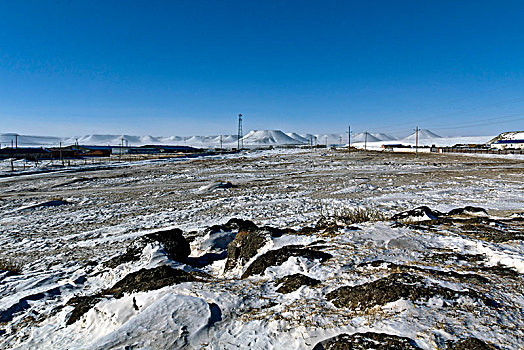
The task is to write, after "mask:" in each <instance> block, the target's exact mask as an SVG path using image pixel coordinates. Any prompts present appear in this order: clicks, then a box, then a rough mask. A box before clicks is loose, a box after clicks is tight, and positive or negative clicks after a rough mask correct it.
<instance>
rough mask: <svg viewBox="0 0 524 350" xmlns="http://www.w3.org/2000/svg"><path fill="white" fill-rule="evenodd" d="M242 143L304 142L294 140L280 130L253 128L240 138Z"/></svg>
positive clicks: (298, 143) (280, 143) (277, 143)
mask: <svg viewBox="0 0 524 350" xmlns="http://www.w3.org/2000/svg"><path fill="white" fill-rule="evenodd" d="M242 141H243V142H244V145H248V146H249V145H252V146H262V145H268V146H269V145H300V144H303V143H304V142H302V141H299V140H296V139H294V138H292V137H290V136H289V135H287V134H285V133H284V132H282V131H280V130H253V131H250V132H249V133H248V134H247V135H246V136H244V137H243V138H242Z"/></svg>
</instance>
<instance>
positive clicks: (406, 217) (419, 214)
mask: <svg viewBox="0 0 524 350" xmlns="http://www.w3.org/2000/svg"><path fill="white" fill-rule="evenodd" d="M442 215H443V214H442V213H441V212H439V211H436V210H431V209H430V208H429V207H426V206H422V207H418V208H415V209H411V210H407V211H403V212H400V213H398V214H395V215H393V216H392V217H391V220H394V221H408V222H419V221H431V220H436V219H438V218H439V217H441V216H442Z"/></svg>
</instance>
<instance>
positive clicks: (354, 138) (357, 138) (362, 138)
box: [351, 132, 381, 143]
mask: <svg viewBox="0 0 524 350" xmlns="http://www.w3.org/2000/svg"><path fill="white" fill-rule="evenodd" d="M366 141H367V142H377V141H381V140H380V139H378V138H377V137H375V136H373V135H372V134H370V133H369V132H368V133H367V135H366V133H365V132H359V133H357V134H352V135H351V143H353V142H366Z"/></svg>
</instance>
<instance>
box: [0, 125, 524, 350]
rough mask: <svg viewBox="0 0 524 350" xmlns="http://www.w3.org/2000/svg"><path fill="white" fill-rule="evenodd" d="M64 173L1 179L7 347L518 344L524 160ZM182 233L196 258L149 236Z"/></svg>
mask: <svg viewBox="0 0 524 350" xmlns="http://www.w3.org/2000/svg"><path fill="white" fill-rule="evenodd" d="M286 136H290V135H286ZM290 137H291V136H290ZM68 170H69V171H63V172H50V173H39V174H26V175H19V176H9V177H3V178H0V245H1V246H2V251H1V252H0V259H2V260H1V261H2V262H3V264H4V265H7V266H9V264H6V263H5V261H7V259H10V262H11V265H13V264H14V265H15V267H16V265H18V267H19V269H20V271H18V272H19V273H18V274H16V273H8V272H5V271H3V272H2V271H0V348H14V349H29V348H35V349H36V348H38V349H108V348H116V349H120V348H126V347H128V348H149V349H158V348H187V349H201V348H210V349H230V348H244V349H312V348H313V347H315V345H317V344H319V343H320V342H322V341H325V340H327V341H328V342H329V339H331V338H332V337H335V336H337V335H339V334H348V335H349V336H348V337H351V336H354V335H355V334H360V335H362V334H364V333H365V334H366V336H372V337H375V338H376V339H379V340H376V341H377V342H379V343H380V342H384V343H385V342H387V341H389V342H391V341H393V342H394V341H399V342H400V341H401V338H400V337H406V338H409V339H410V340H409V341H410V342H411V344H412V346H416V347H419V348H422V349H442V348H446V347H450V346H451V344H452V343H453V342H455V343H453V344H459V343H458V342H460V341H461V340H465V339H466V338H476V339H478V340H480V341H483V342H485V343H486V344H488V343H492V344H494V345H496V346H498V347H500V348H503V349H520V348H521V347H522V344H523V343H524V331H523V329H524V298H523V296H522V290H523V287H524V284H523V282H524V277H523V274H524V244H523V243H522V242H523V241H522V239H523V238H524V182H523V181H522V180H523V173H524V161H522V160H519V159H510V158H494V157H492V158H479V157H466V156H464V155H448V154H421V155H420V156H419V157H418V158H416V159H415V158H414V157H413V155H409V154H387V153H366V152H352V153H350V154H348V153H345V152H325V151H322V152H319V151H317V152H314V151H311V152H310V151H301V150H267V151H253V152H244V153H241V154H236V155H227V156H214V157H206V158H197V159H191V160H173V159H168V160H156V161H142V162H135V163H117V164H113V165H111V167H98V168H97V165H96V164H93V165H87V166H86V165H85V164H76V165H75V164H72V165H71V167H70V169H68ZM73 170H74V171H73ZM420 206H427V207H428V208H426V209H419V210H418V211H413V212H408V213H406V214H405V215H404V216H402V218H403V219H401V218H400V216H399V217H397V218H396V219H394V218H392V217H393V215H395V214H397V213H400V212H404V211H407V210H411V209H413V208H416V207H420ZM466 206H473V207H479V208H483V209H484V210H485V212H484V211H482V210H481V209H471V208H469V209H466V210H459V211H452V210H453V209H456V208H464V207H466ZM356 210H362V211H364V212H367V213H368V215H370V216H371V219H372V220H353V219H354V217H355V215H352V213H353V214H355V213H356ZM419 215H420V216H419ZM364 216H365V215H364ZM231 218H238V219H245V220H250V222H252V223H250V222H248V221H246V222H242V221H234V222H233V223H230V224H229V225H228V224H226V223H227V222H228V221H229V220H230V219H231ZM421 218H422V219H423V218H426V219H428V220H427V221H420V220H421ZM354 221H356V222H354ZM360 221H361V222H360ZM224 224H226V225H224ZM213 225H222V226H214V227H213ZM264 225H270V226H272V227H273V229H269V228H264V227H263V226H264ZM174 228H179V229H181V230H182V231H183V236H184V237H185V239H187V241H188V242H189V244H190V249H191V253H190V256H189V258H188V259H185V258H184V257H182V258H180V257H175V255H176V254H182V253H181V252H182V251H184V249H183V247H182V246H183V242H181V241H180V242H177V243H176V244H174V248H173V247H172V246H170V245H169V244H168V243H166V242H164V241H162V240H159V239H158V238H154V237H156V236H154V233H155V232H157V231H159V230H168V229H174ZM172 232H175V231H172ZM151 234H153V236H151ZM175 236H176V235H175V234H174V233H173V237H175ZM144 237H145V238H144ZM147 237H153V238H147ZM170 237H171V236H170ZM184 242H185V240H184ZM144 269H145V270H144ZM173 269H174V270H173ZM12 270H18V269H16V268H12ZM173 271H174V272H173ZM129 281H132V283H131V282H129ZM370 334H372V335H370ZM377 334H378V335H377ZM384 334H387V335H388V337H389V336H391V337H393V338H392V339H394V340H391V339H389V338H388V339H389V340H387V339H386V338H385V337H386V336H385V335H384ZM375 338H374V339H375ZM381 339H382V340H381ZM317 348H318V347H317Z"/></svg>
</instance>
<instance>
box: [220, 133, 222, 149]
mask: <svg viewBox="0 0 524 350" xmlns="http://www.w3.org/2000/svg"><path fill="white" fill-rule="evenodd" d="M220 153H222V135H220Z"/></svg>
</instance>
